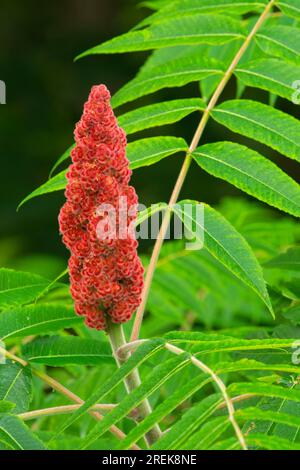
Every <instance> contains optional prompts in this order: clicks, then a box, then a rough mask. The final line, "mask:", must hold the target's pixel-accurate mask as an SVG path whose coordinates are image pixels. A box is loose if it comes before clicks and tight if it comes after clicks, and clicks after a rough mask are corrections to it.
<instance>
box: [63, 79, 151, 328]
mask: <svg viewBox="0 0 300 470" xmlns="http://www.w3.org/2000/svg"><path fill="white" fill-rule="evenodd" d="M74 136H75V141H76V146H75V148H74V149H73V150H72V152H71V158H72V164H71V166H70V168H69V170H68V172H67V180H68V184H67V188H66V192H65V195H66V199H67V201H66V203H65V205H64V206H63V207H62V209H61V211H60V215H59V226H60V232H61V234H62V237H63V242H64V244H65V245H66V246H67V248H68V249H69V250H70V252H71V256H70V259H69V273H70V282H71V294H72V297H73V299H74V301H75V310H76V312H77V314H78V315H83V316H84V317H85V322H86V324H87V325H88V326H89V327H91V328H96V329H99V330H103V329H105V328H106V318H107V317H108V316H109V317H110V318H111V319H112V321H114V322H115V323H122V322H126V321H128V320H130V318H131V317H132V315H133V313H134V311H135V310H136V308H137V307H138V306H139V304H140V301H141V293H142V289H143V267H142V264H141V261H140V259H139V257H138V255H137V241H136V240H135V238H134V234H133V233H132V229H130V228H131V227H132V222H134V220H135V219H136V214H137V210H136V208H137V203H138V198H137V195H136V192H135V190H134V188H133V187H132V186H129V185H128V183H129V180H130V177H131V170H130V169H129V162H128V160H127V158H126V135H125V133H124V131H123V129H121V128H120V127H118V123H117V120H116V117H115V116H114V113H113V110H112V108H111V105H110V93H109V91H108V90H107V88H106V87H105V86H104V85H99V86H94V87H93V88H92V90H91V93H90V96H89V98H88V101H87V102H86V103H85V105H84V111H83V115H82V117H81V119H80V121H79V122H78V123H77V125H76V128H75V132H74ZM120 201H121V202H122V204H123V203H124V201H125V202H126V208H128V209H129V208H130V210H128V211H126V210H124V208H123V206H122V204H120ZM107 207H108V208H113V209H114V210H113V211H112V214H113V216H114V219H115V220H114V223H111V222H112V221H111V219H110V217H111V215H108V212H109V211H108V209H107ZM124 214H125V215H124ZM124 217H125V220H124ZM121 221H122V222H121ZM121 225H122V230H120V227H121Z"/></svg>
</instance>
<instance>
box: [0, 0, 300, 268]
mask: <svg viewBox="0 0 300 470" xmlns="http://www.w3.org/2000/svg"><path fill="white" fill-rule="evenodd" d="M137 3H138V2H136V1H134V0H85V1H83V0H52V2H41V1H38V0H26V2H22V1H21V0H2V1H1V31H0V41H1V48H0V49H1V50H0V79H1V80H4V81H5V83H6V86H7V104H6V105H1V106H0V129H1V132H0V145H1V187H0V191H1V207H0V217H1V232H0V265H1V266H9V267H15V268H18V269H24V270H32V271H36V272H41V273H43V274H48V276H49V277H52V276H54V275H56V274H57V273H58V272H60V271H61V270H62V269H63V268H64V259H66V257H67V252H66V250H65V248H64V247H63V245H62V243H61V240H60V236H59V233H58V224H57V215H58V212H59V208H60V206H61V205H62V204H63V201H64V196H63V193H62V192H59V193H53V194H50V195H48V196H43V197H41V198H37V199H33V200H31V201H29V202H28V203H27V204H26V205H24V207H22V208H21V209H20V211H19V212H18V213H17V212H16V207H17V205H18V203H19V202H20V201H21V200H22V199H23V197H24V196H26V195H27V194H28V193H29V192H31V191H32V190H33V189H35V188H36V187H38V186H39V185H40V184H42V183H43V182H45V181H46V180H47V178H48V175H49V171H50V169H51V167H52V166H53V164H54V162H55V161H56V160H57V158H58V157H59V156H60V155H61V154H62V153H63V152H64V150H65V149H66V148H67V147H68V146H69V145H70V144H71V143H72V141H73V137H72V134H73V128H74V125H75V123H76V122H77V121H78V120H79V118H80V114H81V111H82V106H83V103H84V101H85V100H86V98H87V96H88V93H89V90H90V88H91V86H92V85H94V84H99V83H105V84H106V85H107V86H108V88H109V89H110V90H111V92H112V94H113V93H114V92H115V91H116V90H117V89H118V88H120V87H121V86H122V85H124V84H125V83H126V82H127V81H128V80H129V79H131V78H133V77H134V75H135V74H136V72H137V70H138V67H139V66H140V65H141V64H142V63H143V60H144V58H145V56H146V55H147V54H145V53H138V54H124V55H108V56H103V55H101V56H91V57H87V58H84V59H82V60H80V61H78V62H74V61H73V59H74V57H75V56H76V55H77V54H78V53H80V52H82V51H84V50H86V49H88V48H90V47H92V46H95V45H97V44H99V43H101V42H103V41H104V40H107V39H109V38H111V37H113V36H115V35H118V34H121V33H124V32H126V31H128V29H129V28H130V27H132V26H133V25H135V24H136V23H137V22H138V21H139V20H140V19H142V18H143V17H144V16H145V15H146V14H147V13H148V10H146V9H141V8H137ZM234 90H235V83H234V81H232V82H231V84H230V86H229V87H228V88H227V90H226V95H227V96H232V97H233V96H234ZM198 93H199V86H198V84H195V83H194V84H192V85H189V86H187V87H184V88H182V89H180V88H177V89H174V90H169V91H167V90H163V91H161V92H159V93H156V94H154V95H150V96H149V97H147V98H146V99H144V100H141V104H144V103H151V102H154V101H158V100H159V99H160V100H164V99H169V98H170V99H171V98H178V97H187V96H190V97H193V96H197V95H198ZM258 95H259V96H258ZM246 97H254V98H257V97H262V98H263V100H265V101H266V100H267V97H266V96H265V95H264V94H263V93H260V92H258V91H257V90H256V91H255V90H252V91H251V90H250V91H249V92H247V94H246ZM134 105H135V103H134ZM279 107H280V108H281V109H286V110H287V111H289V112H290V113H292V111H291V109H292V108H291V106H290V105H288V104H287V103H286V102H284V101H282V102H281V101H280V103H279ZM288 108H289V109H288ZM121 111H122V109H121ZM294 112H295V111H294ZM198 120H199V116H198V115H197V114H193V115H192V116H190V117H189V118H186V119H185V120H184V121H182V123H179V124H175V125H174V126H169V127H166V128H162V129H158V130H155V131H151V132H148V133H143V134H141V135H140V136H139V137H143V136H145V135H155V134H156V135H159V134H164V135H176V136H182V137H185V138H186V139H187V141H190V140H191V138H192V135H193V130H194V129H195V128H196V125H197V122H198ZM133 137H134V138H136V137H137V135H134V136H133ZM228 138H230V133H229V132H227V131H226V130H224V129H223V128H221V127H219V126H218V125H217V124H214V123H213V122H210V123H209V125H208V128H207V132H206V137H205V139H204V141H214V140H224V139H228ZM239 141H241V142H246V140H245V139H243V140H242V139H239ZM252 146H253V144H252ZM256 148H258V149H260V150H262V151H263V153H264V154H265V155H268V156H269V157H271V158H273V159H275V161H277V162H278V163H279V164H280V166H281V168H283V169H285V171H287V172H288V173H289V174H291V175H293V177H294V178H297V176H296V175H297V173H296V172H297V166H296V165H294V162H292V161H288V160H287V159H283V158H282V157H279V156H278V155H276V154H273V153H270V150H268V151H267V150H266V149H265V148H263V147H262V146H259V145H256ZM181 162H182V156H177V157H176V156H175V157H170V158H168V159H165V160H163V161H162V162H160V163H159V164H157V165H154V166H152V167H149V168H144V169H140V170H137V171H135V173H134V176H133V184H134V185H135V187H136V189H137V192H138V194H139V198H140V202H142V203H145V204H147V205H149V204H151V203H154V202H158V201H167V200H168V198H169V195H170V192H171V190H172V187H173V185H174V182H175V180H176V176H177V174H178V171H179V168H180V164H181ZM298 179H299V178H298ZM225 195H240V192H239V191H238V190H236V189H234V188H232V187H231V186H230V185H228V184H226V183H224V182H222V181H220V180H216V179H214V178H212V177H210V176H209V175H207V174H205V173H204V172H202V171H201V170H200V168H197V167H196V166H193V167H192V170H191V171H190V174H189V176H188V178H187V181H186V183H185V186H184V189H183V192H182V197H189V198H193V199H198V200H204V201H206V202H208V203H211V204H215V203H218V202H219V201H220V199H221V198H222V197H223V196H225Z"/></svg>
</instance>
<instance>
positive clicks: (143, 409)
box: [107, 318, 162, 447]
mask: <svg viewBox="0 0 300 470" xmlns="http://www.w3.org/2000/svg"><path fill="white" fill-rule="evenodd" d="M107 334H108V337H109V341H110V344H111V348H112V352H113V355H114V357H115V360H116V363H117V364H118V367H120V366H121V365H122V363H123V362H126V361H127V360H128V359H129V357H130V352H126V353H125V354H123V355H122V359H121V358H120V356H119V355H118V350H119V349H120V348H122V347H124V346H125V345H126V344H127V342H126V339H125V335H124V330H123V327H122V325H121V324H118V323H113V322H112V321H111V320H110V319H109V318H108V319H107ZM124 385H125V388H126V390H127V392H128V393H131V392H132V391H133V390H135V389H136V388H137V387H139V386H140V385H141V379H140V375H139V371H138V369H134V370H133V371H132V372H131V373H130V374H129V375H128V376H127V377H126V378H125V379H124ZM151 413H152V408H151V405H150V403H149V401H148V400H147V399H145V400H144V401H143V402H142V403H141V404H140V405H139V406H138V407H137V409H136V412H135V413H134V416H135V421H142V420H143V419H144V418H145V417H146V416H148V415H149V414H151ZM161 435H162V432H161V430H160V428H159V426H158V424H156V425H155V426H154V427H153V428H152V429H150V431H148V432H147V433H146V434H145V441H146V443H147V445H148V446H149V447H151V445H152V444H153V443H154V442H156V441H157V440H158V439H159V438H160V437H161Z"/></svg>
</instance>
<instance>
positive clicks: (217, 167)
mask: <svg viewBox="0 0 300 470" xmlns="http://www.w3.org/2000/svg"><path fill="white" fill-rule="evenodd" d="M193 157H194V159H195V161H196V162H197V163H198V165H199V166H200V167H201V168H203V169H204V170H205V171H207V172H208V173H209V174H211V175H213V176H216V177H217V178H222V179H223V180H225V181H228V182H229V183H231V184H233V185H234V186H236V187H237V188H239V189H241V190H242V191H245V192H246V193H248V194H250V195H251V196H254V197H256V198H257V199H260V200H261V201H264V202H266V203H267V204H269V205H271V206H274V207H276V208H277V209H281V210H283V211H285V212H287V213H288V214H291V215H294V216H296V217H300V186H299V185H298V184H297V183H296V182H295V181H294V180H293V179H292V178H290V177H289V176H288V175H287V174H285V173H284V172H283V171H282V170H281V169H280V168H278V167H277V166H276V165H275V164H274V163H273V162H271V161H269V160H267V159H266V158H264V157H262V156H261V155H260V154H259V153H257V152H255V151H254V150H250V149H248V148H247V147H244V146H243V145H239V144H234V143H232V142H217V143H215V144H207V145H203V146H202V147H198V148H197V149H196V150H195V152H193Z"/></svg>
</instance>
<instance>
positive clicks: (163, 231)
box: [130, 0, 275, 342]
mask: <svg viewBox="0 0 300 470" xmlns="http://www.w3.org/2000/svg"><path fill="white" fill-rule="evenodd" d="M274 4H275V0H270V2H269V3H268V4H267V5H266V7H265V9H264V11H263V12H262V14H261V15H260V17H259V18H258V20H257V22H256V23H255V25H254V26H253V28H252V30H251V31H250V33H249V34H248V36H247V37H246V38H245V41H244V42H243V44H242V45H241V47H240V49H239V50H238V52H237V54H236V55H235V57H234V58H233V60H232V62H231V64H230V65H229V67H228V69H227V70H226V72H225V73H224V75H223V77H222V79H221V81H220V83H219V85H218V86H217V88H216V90H215V92H214V94H213V95H212V97H211V99H210V101H209V103H208V105H207V107H206V109H205V110H204V113H203V115H202V118H201V120H200V123H199V125H198V127H197V129H196V132H195V134H194V136H193V139H192V142H191V144H190V146H189V149H188V151H187V154H186V157H185V159H184V162H183V165H182V168H181V170H180V173H179V176H178V178H177V181H176V184H175V186H174V189H173V192H172V195H171V198H170V200H169V204H168V207H167V209H166V211H165V214H164V218H163V221H162V225H161V228H160V231H159V234H158V237H157V239H156V242H155V245H154V249H153V252H152V256H151V260H150V263H149V266H148V269H147V274H146V279H145V285H144V289H143V293H142V302H141V304H140V306H139V308H138V310H137V313H136V317H135V322H134V325H133V329H132V334H131V338H130V341H131V342H133V341H136V340H138V338H139V334H140V329H141V324H142V321H143V316H144V311H145V308H146V304H147V300H148V295H149V291H150V287H151V283H152V279H153V275H154V271H155V268H156V265H157V261H158V258H159V254H160V250H161V247H162V245H163V242H164V239H165V236H166V233H167V230H168V227H169V222H170V219H171V216H172V208H173V206H174V204H176V202H177V199H178V196H179V194H180V191H181V188H182V186H183V184H184V181H185V178H186V175H187V174H188V170H189V167H190V165H191V162H192V153H193V152H194V150H195V149H196V148H197V146H198V144H199V141H200V139H201V137H202V135H203V132H204V130H205V128H206V125H207V123H208V121H209V118H210V114H211V111H212V110H213V109H214V107H215V106H216V104H217V102H218V100H219V98H220V96H221V94H222V93H223V91H224V88H225V87H226V85H227V83H228V82H229V80H230V78H231V77H232V75H233V73H234V71H235V68H236V66H237V65H238V63H239V61H240V60H241V58H242V57H243V55H244V53H245V52H246V50H247V48H248V46H249V44H250V43H251V41H252V39H253V38H254V36H255V34H256V33H257V31H258V30H259V28H260V27H261V26H262V24H263V23H264V22H265V20H266V18H267V17H268V15H269V14H270V12H271V11H272V8H273V6H274Z"/></svg>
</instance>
